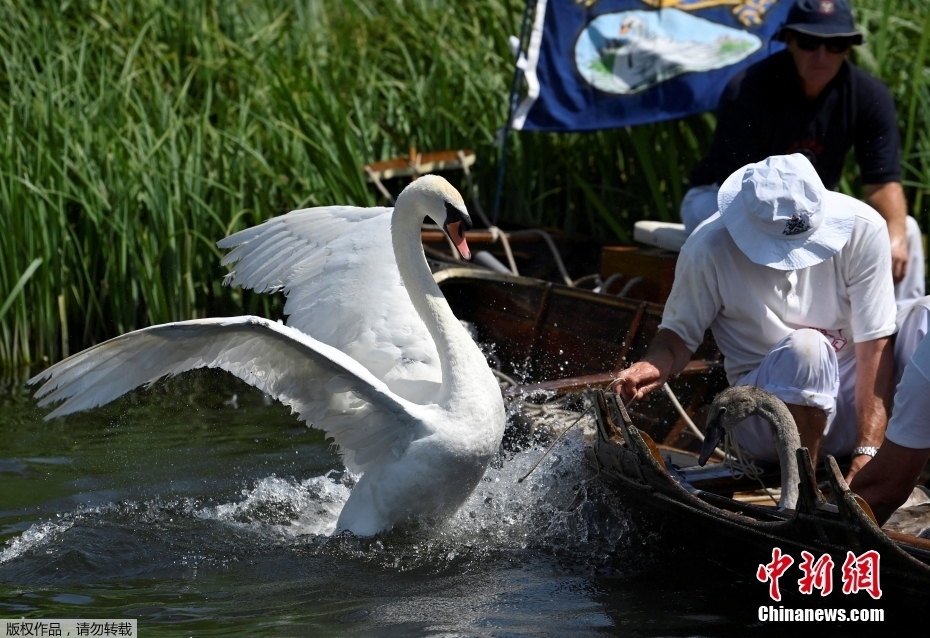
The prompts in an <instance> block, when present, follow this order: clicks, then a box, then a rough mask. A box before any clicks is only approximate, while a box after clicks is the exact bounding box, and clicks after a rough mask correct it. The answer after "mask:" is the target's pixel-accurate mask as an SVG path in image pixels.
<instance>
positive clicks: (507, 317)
mask: <svg viewBox="0 0 930 638" xmlns="http://www.w3.org/2000/svg"><path fill="white" fill-rule="evenodd" d="M434 276H435V278H436V280H437V281H438V283H439V286H440V288H441V289H442V291H443V294H444V295H445V297H446V299H447V300H448V301H449V303H450V305H451V306H452V309H453V311H454V312H455V313H456V316H458V317H459V318H461V319H463V320H465V321H466V322H468V323H469V324H471V325H472V326H473V327H474V329H475V332H476V336H477V340H478V341H479V342H480V343H484V344H492V345H491V348H492V354H493V355H495V356H496V357H497V358H498V359H499V361H500V364H501V365H500V368H501V371H502V372H504V373H505V374H507V375H510V376H513V377H515V378H516V379H517V380H518V381H519V385H517V386H516V387H514V388H511V389H510V390H508V391H507V394H509V395H510V396H516V395H522V396H528V395H532V394H534V393H538V392H542V393H547V392H578V391H585V390H588V391H591V390H593V394H594V396H595V398H596V401H595V403H596V412H597V415H596V417H597V427H598V435H597V438H596V440H595V442H594V445H593V447H592V448H591V449H590V451H589V458H590V461H591V463H592V464H593V465H594V467H595V468H596V469H597V472H598V476H599V479H600V480H601V481H602V483H603V484H604V485H605V486H607V487H608V489H611V490H614V491H616V492H617V493H618V494H620V495H621V496H622V498H623V499H624V501H625V502H627V503H630V504H635V505H636V507H635V508H634V509H633V511H634V512H638V514H637V517H638V518H640V519H641V520H643V521H645V522H646V523H647V524H648V525H650V526H655V525H656V524H658V525H660V526H662V527H663V528H665V529H666V531H669V530H670V531H671V532H672V534H673V535H675V534H682V533H683V538H682V539H681V540H682V544H684V545H686V546H688V547H694V548H695V549H700V551H701V553H702V554H706V553H708V552H709V553H711V554H717V555H718V556H719V561H718V563H719V564H720V565H722V566H725V568H726V569H728V570H730V571H731V572H732V573H733V574H734V578H736V579H738V580H741V581H750V582H754V578H755V574H756V570H757V569H758V567H759V565H763V564H766V563H768V562H769V561H770V560H771V558H772V551H773V549H774V548H775V547H778V548H779V549H780V550H781V551H782V552H783V553H785V554H788V555H790V556H792V557H793V559H794V560H795V565H794V569H793V571H791V572H790V576H791V577H788V576H787V575H786V577H785V578H783V579H782V590H783V591H784V592H785V594H786V600H787V601H788V603H787V604H791V602H793V603H794V604H796V605H799V606H806V607H814V606H828V607H841V608H844V607H849V606H850V605H853V606H857V607H859V608H876V607H881V608H887V609H889V610H890V609H892V607H894V606H895V605H897V606H900V605H906V604H908V601H911V602H912V601H914V600H915V599H916V597H918V596H920V595H923V594H924V593H925V592H926V591H927V590H928V588H930V541H927V540H924V539H921V538H918V537H914V536H909V535H905V534H899V533H894V532H884V531H883V530H881V529H880V528H879V527H878V526H877V525H876V524H875V522H874V519H872V518H870V514H868V513H867V512H866V509H864V507H863V505H864V504H863V503H862V502H861V501H860V500H859V499H858V497H857V496H855V495H854V494H852V493H851V492H850V491H849V488H848V487H847V486H846V484H845V482H844V481H843V478H842V474H841V473H840V467H839V465H838V464H837V462H836V461H835V460H834V459H832V458H828V460H827V461H826V463H825V467H824V468H823V469H822V470H821V471H820V472H819V475H818V474H817V473H815V472H814V470H813V468H812V467H811V463H810V458H809V456H807V454H806V450H804V451H802V452H803V453H801V452H799V465H800V467H801V476H802V484H801V500H800V503H799V505H798V509H797V510H796V511H793V512H779V511H777V509H776V508H775V507H774V502H770V503H769V506H766V505H765V504H763V503H760V502H758V501H757V502H753V500H754V499H751V498H748V497H747V494H748V493H749V492H750V491H754V490H756V489H757V487H758V485H757V484H756V483H754V482H753V481H751V480H750V479H748V478H745V477H744V478H741V479H738V480H737V479H734V478H733V477H732V476H731V473H730V471H729V470H728V468H726V467H724V466H723V465H722V464H720V463H717V464H711V465H708V466H707V467H704V468H701V467H699V466H698V465H697V457H698V450H699V447H700V446H699V444H698V442H697V440H696V439H692V438H690V437H689V436H688V434H687V432H686V427H685V424H684V420H683V419H682V418H680V417H679V416H678V413H677V412H675V410H674V409H673V407H672V405H671V403H670V402H669V400H668V399H667V398H666V397H663V396H654V398H652V399H651V400H650V401H649V402H646V403H641V404H637V405H636V406H635V410H631V411H630V412H629V413H628V412H627V411H626V410H625V409H624V408H623V406H622V405H620V404H619V403H618V402H617V401H616V399H615V397H614V395H611V394H608V393H604V392H603V391H602V390H603V389H604V388H607V387H609V384H610V382H611V380H612V379H613V378H614V376H615V375H616V373H617V372H618V370H617V367H618V364H620V363H621V362H623V361H624V360H625V359H626V360H630V361H632V360H635V359H637V358H639V357H640V356H641V355H642V354H643V353H644V351H645V348H646V347H647V346H648V344H649V343H650V341H651V339H652V337H653V335H654V334H655V332H656V330H657V328H658V324H659V321H660V318H661V312H662V306H661V305H659V304H655V303H652V302H649V301H643V300H641V299H634V298H630V297H616V296H610V295H605V294H598V293H594V292H591V291H588V290H581V289H578V288H570V287H567V286H564V285H560V284H557V283H553V282H547V281H539V280H533V279H528V278H525V277H515V276H512V275H505V274H501V273H495V272H490V271H487V270H478V269H464V268H450V269H446V270H441V271H439V272H436V273H435V274H434ZM670 385H671V386H672V389H673V391H674V392H675V394H676V395H678V397H679V398H680V400H681V402H682V403H683V404H684V405H685V406H686V412H687V413H688V414H689V415H690V416H692V417H695V418H694V420H695V421H698V422H702V421H703V418H702V416H703V415H702V411H701V406H702V405H704V404H706V403H709V402H710V399H711V397H713V396H714V395H715V394H716V393H717V392H719V390H721V389H722V388H723V387H725V385H726V381H725V377H724V374H723V370H722V364H721V360H720V355H719V353H718V352H717V350H716V347H715V345H714V343H713V340H712V339H711V338H710V336H709V335H708V337H707V339H706V340H705V342H704V344H702V346H701V348H700V349H699V350H698V352H697V353H696V354H695V356H694V358H693V359H692V361H691V362H690V363H689V365H688V367H687V368H686V370H685V372H684V373H683V374H682V375H679V376H678V377H677V378H675V379H672V380H671V381H670ZM654 394H658V393H654ZM632 419H635V422H636V424H637V426H638V427H634V425H633V423H634V421H633V420H632ZM656 441H658V444H657V443H656ZM761 479H762V481H763V482H765V483H766V485H768V486H778V485H779V483H780V476H779V473H778V471H777V468H767V471H766V472H764V473H763V475H762V476H761ZM818 481H820V482H821V484H822V485H829V490H828V491H829V492H832V494H833V495H834V498H835V501H836V504H835V505H832V504H829V503H827V500H826V498H825V497H824V495H823V494H822V492H821V490H820V488H818ZM741 493H742V494H741ZM870 550H875V551H877V552H878V553H879V555H880V574H881V586H882V588H883V590H884V592H885V595H884V596H883V597H882V598H881V599H880V600H878V601H876V600H872V599H871V598H870V597H869V596H868V594H865V593H862V592H860V593H859V594H855V595H849V596H845V595H843V594H841V593H838V592H839V591H840V588H841V586H842V585H841V583H840V582H839V571H840V567H841V566H842V565H843V564H844V561H845V560H846V559H847V553H848V552H853V553H854V554H855V556H860V555H862V554H863V553H865V552H868V551H870ZM802 551H806V552H809V553H810V554H812V555H813V556H814V557H815V559H816V558H820V557H821V556H822V555H824V554H828V555H829V556H830V557H831V559H832V560H833V563H834V565H835V569H834V571H835V572H836V574H837V575H836V576H835V580H836V583H835V589H834V592H833V594H831V595H830V596H827V597H824V598H822V597H820V596H819V595H818V596H802V595H801V594H799V593H798V591H797V590H798V587H797V576H798V575H800V572H799V570H798V564H799V563H800V562H801V556H802V555H801V552H802ZM755 584H757V585H758V586H759V587H760V601H759V604H760V605H762V604H774V605H776V606H777V605H778V604H779V603H775V602H774V601H771V600H769V599H768V596H767V594H766V591H765V587H764V586H763V585H762V584H761V583H755ZM815 593H817V592H815ZM792 598H793V599H794V600H793V601H792ZM907 612H908V613H909V614H912V610H907ZM928 613H930V612H928Z"/></svg>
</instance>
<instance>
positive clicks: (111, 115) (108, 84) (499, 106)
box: [0, 0, 930, 366]
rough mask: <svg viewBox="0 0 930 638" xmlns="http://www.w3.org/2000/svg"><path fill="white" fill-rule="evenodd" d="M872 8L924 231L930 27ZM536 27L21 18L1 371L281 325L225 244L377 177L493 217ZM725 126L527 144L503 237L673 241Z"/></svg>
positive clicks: (494, 14) (443, 3) (3, 252)
mask: <svg viewBox="0 0 930 638" xmlns="http://www.w3.org/2000/svg"><path fill="white" fill-rule="evenodd" d="M858 5H859V6H858V8H859V19H860V22H861V23H862V25H863V28H864V29H865V30H866V31H867V33H868V37H869V44H868V45H867V46H866V47H862V48H861V50H860V51H859V52H858V54H857V60H858V62H859V63H860V64H862V65H863V66H865V67H866V68H868V69H869V70H870V71H872V72H873V73H875V74H877V75H879V76H880V77H882V78H883V79H884V80H885V81H887V82H888V83H889V85H890V86H891V88H892V91H893V93H894V95H895V99H896V101H897V104H898V109H899V117H900V121H901V129H902V137H903V138H904V139H905V154H904V165H905V168H906V179H907V182H906V183H907V186H908V195H909V197H910V201H911V203H912V204H913V206H914V208H915V211H916V212H918V213H920V215H921V217H920V221H921V223H922V224H923V225H924V226H925V227H926V223H927V222H928V221H930V220H928V219H926V217H927V213H926V211H925V205H924V203H923V202H924V194H925V193H926V192H927V189H928V188H930V137H928V135H930V134H928V131H927V130H926V122H927V114H928V113H930V94H928V86H930V83H928V82H927V79H928V78H927V74H928V64H927V57H928V56H927V38H928V34H930V23H928V20H930V18H928V10H927V9H925V8H924V3H923V1H922V0H902V1H899V2H895V3H889V2H887V0H863V1H860V2H859V3H858ZM892 11H893V13H892ZM522 12H523V4H522V1H521V0H480V1H479V2H474V1H472V2H468V1H466V0H354V1H352V0H343V1H337V0H331V1H324V0H225V1H221V0H207V1H204V0H196V1H195V0H170V1H169V0H74V1H61V2H51V1H46V2H28V3H27V2H23V1H14V0H0V126H2V129H0V130H2V142H3V143H2V149H0V365H6V366H10V365H16V364H21V363H32V362H37V361H42V360H45V359H47V360H56V359H58V358H60V357H61V356H63V355H65V354H67V353H69V352H74V351H76V350H78V349H80V348H82V347H85V346H87V345H90V344H92V343H95V342H98V341H100V340H102V339H105V338H108V337H111V336H114V335H117V334H120V333H123V332H125V331H127V330H131V329H134V328H138V327H141V326H144V325H148V324H151V323H159V322H165V321H173V320H179V319H186V318H191V317H201V316H208V315H215V314H235V313H241V312H253V313H261V314H266V315H270V316H275V315H278V314H280V299H273V298H271V299H269V298H268V297H266V296H263V295H250V294H248V293H247V292H242V291H240V290H231V289H226V288H223V287H222V286H221V285H220V282H221V279H222V276H223V274H224V269H222V268H220V266H219V257H220V255H219V252H218V251H217V249H216V247H215V245H214V242H215V241H216V240H217V239H219V238H221V237H223V236H225V235H227V234H229V233H230V232H233V231H234V230H237V229H240V228H243V227H245V226H249V225H253V224H256V223H259V222H260V221H262V220H264V219H267V218H268V217H270V216H273V215H278V214H281V213H283V212H286V211H288V210H291V209H294V208H299V207H304V206H315V205H325V204H333V203H344V204H357V205H371V204H374V203H376V202H378V200H379V198H378V196H377V194H376V192H375V191H374V189H373V188H372V187H371V186H370V185H368V184H367V183H366V182H365V180H364V176H363V173H362V172H361V169H360V167H361V165H362V164H364V163H366V162H371V161H376V160H381V159H386V158H389V157H393V156H397V155H400V154H403V153H406V152H407V149H408V148H409V147H410V146H416V147H417V148H419V149H421V150H440V149H455V148H472V149H475V151H476V152H477V154H478V158H479V162H478V164H477V165H476V167H475V173H476V175H475V177H476V182H477V186H478V194H479V198H480V199H481V201H482V203H483V204H484V208H485V209H488V210H489V209H490V208H491V202H492V197H493V193H494V187H495V183H496V174H497V166H498V162H499V148H498V147H497V146H495V136H496V133H497V131H498V129H499V128H500V127H501V126H502V124H503V122H504V121H505V118H506V112H505V111H506V104H507V93H508V91H509V85H510V80H511V77H512V73H513V67H512V64H513V62H512V57H511V54H510V51H509V46H508V43H507V37H508V36H509V35H511V34H518V33H519V31H520V18H521V15H522ZM713 126H714V118H713V116H712V115H709V114H706V115H701V116H695V117H691V118H687V119H684V120H680V121H675V122H663V123H658V124H652V125H646V126H641V127H635V128H631V129H618V130H613V131H601V132H597V133H587V134H568V135H552V134H515V135H513V137H512V143H511V146H510V151H509V153H510V154H509V157H508V165H507V166H508V169H507V173H506V180H505V189H504V191H503V198H502V208H501V218H502V220H504V221H505V222H518V223H525V224H537V225H545V226H553V227H558V228H562V229H565V230H568V231H573V232H583V233H591V234H595V235H600V236H603V237H605V238H621V239H627V238H628V237H629V234H630V230H631V228H632V223H633V222H634V221H635V220H637V219H642V218H653V219H668V220H673V219H676V217H677V209H678V204H679V202H680V200H681V197H682V195H683V192H684V190H685V189H686V188H687V183H686V177H687V174H688V172H689V171H690V169H691V168H692V167H693V166H694V164H695V163H696V162H697V160H698V159H699V158H700V155H701V153H702V152H703V150H704V149H705V148H706V147H707V145H708V143H709V140H710V136H711V135H712V131H713ZM847 177H848V180H847V181H848V183H849V184H851V185H852V186H851V188H855V178H856V176H855V170H854V169H851V170H850V172H849V175H848V176H847ZM460 185H462V186H464V184H460ZM389 186H390V187H391V188H392V190H394V191H395V192H396V191H397V190H398V189H399V188H400V187H401V186H402V184H389Z"/></svg>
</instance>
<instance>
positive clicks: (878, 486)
mask: <svg viewBox="0 0 930 638" xmlns="http://www.w3.org/2000/svg"><path fill="white" fill-rule="evenodd" d="M896 418H897V417H896ZM928 457H930V449H912V448H907V447H904V446H903V445H898V444H897V443H893V442H892V441H889V440H887V439H886V440H885V442H884V443H882V449H880V450H879V451H878V454H876V455H875V458H874V459H872V460H871V461H870V462H869V463H868V465H866V466H865V467H863V468H862V469H861V470H860V471H859V472H858V473H856V478H854V479H853V480H852V483H850V485H849V489H851V490H852V491H853V492H855V493H856V494H858V495H859V496H861V497H862V498H864V499H865V502H866V503H868V504H869V507H870V508H871V509H872V513H873V514H875V519H876V520H877V521H878V524H879V525H884V524H885V521H887V520H888V519H889V518H890V517H891V515H892V514H894V511H895V510H896V509H898V508H899V507H901V504H902V503H904V501H906V500H907V497H908V496H910V495H911V491H912V490H913V489H914V485H916V484H917V479H918V478H920V472H921V470H923V469H924V465H926V463H927V458H928Z"/></svg>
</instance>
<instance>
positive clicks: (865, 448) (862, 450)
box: [852, 445, 878, 456]
mask: <svg viewBox="0 0 930 638" xmlns="http://www.w3.org/2000/svg"><path fill="white" fill-rule="evenodd" d="M860 454H865V455H866V456H875V455H876V454H878V448H877V447H873V446H871V445H860V446H859V447H854V448H853V449H852V456H859V455H860Z"/></svg>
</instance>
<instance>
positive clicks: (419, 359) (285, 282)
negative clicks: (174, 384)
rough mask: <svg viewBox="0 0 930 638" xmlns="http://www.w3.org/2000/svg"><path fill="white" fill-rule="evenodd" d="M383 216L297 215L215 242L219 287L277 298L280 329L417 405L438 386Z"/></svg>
mask: <svg viewBox="0 0 930 638" xmlns="http://www.w3.org/2000/svg"><path fill="white" fill-rule="evenodd" d="M392 210H393V209H391V208H355V207H351V206H329V207H320V208H309V209H305V210H297V211H293V212H291V213H288V214H286V215H282V216H280V217H275V218H273V219H270V220H268V221H266V222H265V223H263V224H261V225H259V226H256V227H254V228H249V229H247V230H243V231H241V232H238V233H236V234H234V235H231V236H229V237H227V238H226V239H223V240H222V241H220V242H218V244H217V245H218V246H219V247H220V248H232V250H231V251H230V252H229V254H227V255H226V257H225V258H224V259H223V264H226V265H229V264H234V270H233V271H232V272H231V273H230V274H229V276H228V277H227V279H226V281H227V283H228V284H230V285H241V286H243V287H245V288H250V289H252V290H255V291H256V292H273V291H277V290H283V291H284V293H285V295H286V296H287V302H286V304H285V306H284V312H285V314H286V315H287V316H288V319H287V324H288V325H289V326H291V327H292V328H296V329H297V330H300V331H301V332H304V333H306V334H308V335H310V336H312V337H313V338H315V339H317V340H319V341H322V342H323V343H325V344H327V345H330V346H332V347H334V348H336V349H338V350H341V351H343V352H345V353H346V354H348V355H349V356H351V357H352V358H353V359H355V360H356V361H358V362H359V363H361V364H362V365H363V366H365V368H367V369H368V370H369V372H371V373H372V374H373V375H374V376H376V377H378V378H379V379H382V380H383V381H384V382H385V384H386V385H387V387H388V388H389V389H390V390H391V391H392V392H395V393H396V394H398V395H399V396H401V397H404V398H406V399H408V400H411V401H414V402H423V401H424V400H426V398H428V397H430V396H433V394H434V393H435V391H436V389H437V387H438V384H439V383H440V381H441V376H442V375H441V370H440V367H439V357H438V354H437V352H436V346H435V344H434V343H433V340H432V338H430V335H429V332H428V331H427V329H426V326H425V325H424V324H423V321H422V320H421V319H420V317H419V316H418V315H417V313H416V311H415V310H414V308H413V304H412V303H411V301H410V298H409V296H408V295H407V291H406V289H405V288H404V285H403V282H402V281H401V278H400V272H399V270H398V268H397V262H396V260H395V257H394V250H393V247H392V245H391V213H392Z"/></svg>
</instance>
